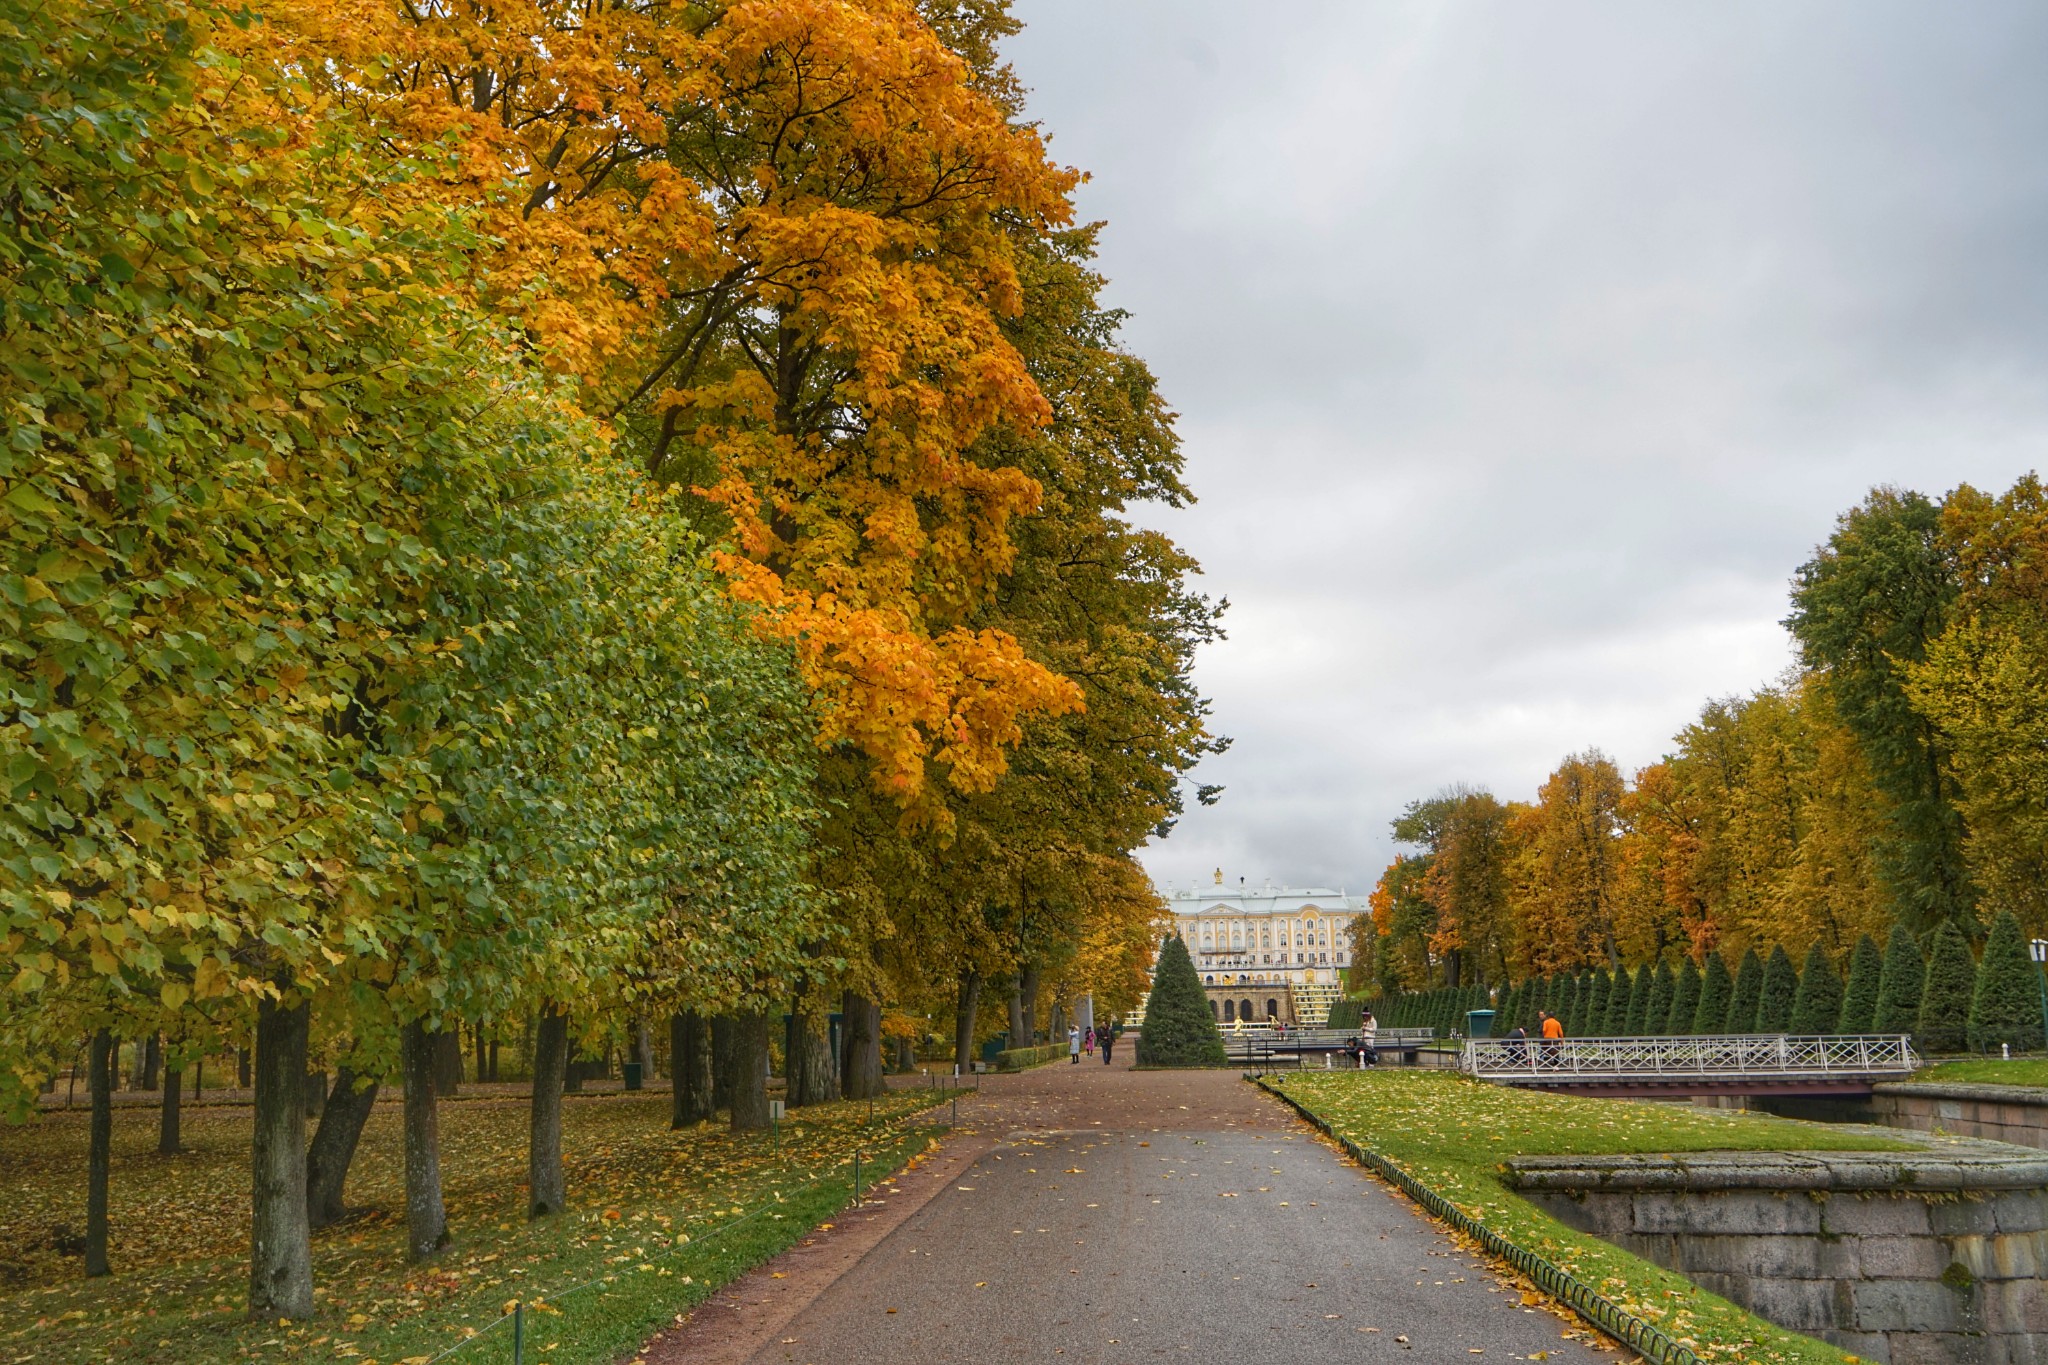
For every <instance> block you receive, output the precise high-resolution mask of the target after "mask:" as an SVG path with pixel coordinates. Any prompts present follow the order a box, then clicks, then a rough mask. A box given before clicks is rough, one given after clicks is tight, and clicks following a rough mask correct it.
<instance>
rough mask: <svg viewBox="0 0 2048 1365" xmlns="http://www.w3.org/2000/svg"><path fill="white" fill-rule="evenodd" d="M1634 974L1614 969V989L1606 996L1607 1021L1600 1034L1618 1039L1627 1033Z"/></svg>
mask: <svg viewBox="0 0 2048 1365" xmlns="http://www.w3.org/2000/svg"><path fill="white" fill-rule="evenodd" d="M1635 989H1636V979H1635V974H1634V973H1633V972H1631V971H1629V969H1628V968H1626V967H1616V968H1615V969H1614V989H1613V990H1611V991H1609V992H1608V994H1607V1021H1606V1026H1605V1028H1603V1029H1602V1032H1604V1033H1606V1034H1607V1036H1608V1037H1610V1038H1619V1037H1622V1036H1623V1035H1625V1034H1627V1032H1628V1013H1629V1002H1630V1001H1632V1000H1633V999H1634V998H1635Z"/></svg>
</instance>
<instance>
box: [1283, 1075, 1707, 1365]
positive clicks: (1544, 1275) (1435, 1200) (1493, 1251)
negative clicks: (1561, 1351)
mask: <svg viewBox="0 0 2048 1365" xmlns="http://www.w3.org/2000/svg"><path fill="white" fill-rule="evenodd" d="M1245 1079H1246V1080H1248V1081H1251V1082H1252V1083H1253V1084H1254V1085H1256V1086H1258V1087H1259V1089H1261V1090H1263V1091H1265V1092H1266V1093H1267V1094H1269V1095H1272V1096H1273V1097H1274V1098H1276V1099H1278V1100H1280V1101H1281V1102H1282V1103H1284V1104H1286V1105H1287V1106H1288V1107H1289V1108H1291V1109H1293V1110H1294V1112H1295V1113H1297V1114H1299V1115H1301V1117H1302V1118H1304V1119H1306V1120H1307V1121H1308V1122H1309V1123H1310V1124H1311V1125H1313V1126H1314V1127H1315V1128H1316V1129H1317V1131H1319V1132H1321V1133H1322V1134H1323V1135H1324V1136H1325V1137H1327V1138H1329V1139H1330V1140H1331V1141H1332V1142H1335V1143H1336V1144H1337V1145H1338V1146H1339V1147H1341V1148H1343V1149H1344V1154H1345V1155H1346V1156H1348V1157H1350V1158H1351V1159H1352V1160H1353V1161H1355V1162H1357V1163H1358V1164H1359V1165H1361V1166H1363V1167H1365V1168H1366V1169H1367V1170H1369V1171H1371V1172H1372V1173H1373V1174H1374V1175H1377V1176H1379V1177H1380V1178H1381V1179H1382V1180H1385V1181H1386V1182H1387V1183H1388V1184H1390V1185H1392V1186H1393V1187H1394V1188H1395V1189H1398V1190H1399V1191H1401V1193H1403V1194H1405V1195H1407V1196H1408V1197H1409V1198H1410V1199H1412V1200H1414V1201H1415V1202H1416V1204H1417V1205H1419V1206H1420V1207H1421V1208H1422V1209H1424V1210H1425V1211H1427V1212H1428V1214H1429V1215H1430V1217H1432V1218H1434V1219H1436V1220H1437V1221H1438V1222H1440V1223H1446V1224H1449V1225H1450V1226H1451V1227H1453V1228H1455V1229H1457V1230H1458V1231H1459V1232H1461V1233H1463V1234H1464V1235H1465V1236H1467V1237H1469V1238H1471V1239H1472V1240H1473V1241H1475V1242H1477V1243H1478V1244H1479V1245H1480V1246H1482V1247H1484V1248H1485V1249H1486V1251H1487V1252H1488V1253H1489V1254H1490V1255H1493V1256H1497V1257H1499V1258H1500V1259H1501V1260H1503V1261H1506V1262H1507V1263H1508V1264H1509V1265H1511V1266H1513V1267H1514V1268H1515V1269H1516V1270H1518V1271H1520V1272H1521V1273H1522V1274H1524V1275H1527V1276H1528V1277H1529V1279H1530V1280H1531V1281H1533V1282H1534V1283H1535V1284H1536V1285H1537V1287H1538V1288H1540V1289H1542V1290H1543V1292H1544V1293H1546V1294H1548V1295H1550V1296H1551V1297H1552V1298H1554V1299H1556V1300H1557V1301H1558V1302H1559V1303H1562V1304H1564V1305H1565V1306H1566V1307H1568V1308H1570V1309H1571V1310H1572V1311H1573V1312H1574V1313H1577V1314H1578V1315H1579V1316H1580V1317H1581V1318H1583V1319H1585V1320H1586V1322H1587V1323H1588V1324H1589V1325H1591V1326H1592V1327H1594V1328H1596V1329H1597V1330H1599V1331H1602V1332H1605V1333H1607V1334H1608V1335H1609V1336H1611V1337H1613V1338H1615V1339H1616V1340H1617V1341H1620V1342H1622V1343H1624V1344H1626V1345H1627V1346H1628V1347H1629V1348H1630V1349H1631V1350H1635V1351H1640V1352H1642V1353H1643V1355H1644V1356H1645V1357H1647V1358H1648V1359H1650V1360H1653V1361H1656V1362H1658V1365H1707V1362H1706V1360H1705V1358H1704V1357H1702V1356H1701V1355H1700V1354H1699V1352H1697V1351H1695V1350H1693V1349H1692V1348H1691V1347H1689V1346H1683V1345H1680V1344H1679V1343H1678V1342H1677V1341H1674V1340H1673V1339H1672V1338H1671V1336H1670V1335H1669V1334H1668V1333H1667V1332H1665V1331H1664V1329H1663V1328H1661V1327H1658V1326H1656V1325H1655V1324H1654V1323H1649V1322H1645V1321H1644V1320H1643V1319H1641V1318H1639V1317H1637V1316H1636V1315H1635V1314H1633V1313H1631V1312H1629V1311H1628V1310H1627V1309H1626V1308H1623V1307H1622V1306H1621V1305H1620V1304H1618V1303H1616V1302H1615V1301H1614V1300H1612V1299H1610V1298H1608V1297H1607V1296H1606V1295H1604V1294H1602V1293H1600V1291H1599V1290H1597V1289H1595V1288H1593V1286H1591V1285H1589V1284H1587V1283H1586V1282H1585V1281H1584V1280H1581V1279H1579V1278H1578V1277H1577V1276H1576V1275H1573V1274H1572V1273H1571V1272H1570V1271H1568V1270H1565V1269H1563V1268H1561V1267H1559V1266H1557V1265H1554V1264H1553V1263H1551V1262H1550V1261H1547V1260H1545V1259H1544V1258H1543V1257H1541V1256H1538V1255H1537V1254H1536V1253H1535V1252H1533V1251H1530V1250H1528V1249H1527V1248H1526V1247H1522V1246H1518V1245H1517V1244H1515V1243H1514V1242H1511V1241H1509V1240H1508V1239H1507V1238H1505V1237H1503V1236H1501V1235H1500V1233H1498V1232H1496V1231H1495V1230H1494V1229H1492V1228H1490V1227H1488V1226H1487V1225H1486V1224H1484V1223H1482V1222H1479V1221H1478V1220H1477V1219H1475V1218H1473V1217H1472V1216H1471V1215H1469V1214H1467V1213H1466V1212H1465V1211H1464V1210H1463V1209H1461V1208H1459V1207H1458V1206H1457V1205H1456V1204H1453V1203H1452V1202H1451V1201H1450V1200H1448V1199H1446V1198H1445V1197H1444V1196H1443V1195H1441V1194H1439V1193H1437V1192H1436V1191H1435V1190H1433V1189H1431V1188H1430V1187H1429V1186H1427V1185H1425V1184H1423V1183H1422V1182H1421V1181H1419V1180H1417V1179H1416V1178H1415V1177H1414V1176H1412V1175H1410V1174H1408V1172H1407V1171H1406V1170H1404V1169H1402V1168H1401V1167H1400V1166H1397V1165H1395V1164H1394V1162H1393V1161H1392V1160H1391V1159H1390V1158H1388V1157H1387V1156H1386V1155H1384V1154H1383V1153H1380V1152H1376V1151H1374V1150H1372V1149H1371V1148H1370V1147H1365V1146H1362V1145H1360V1144H1359V1143H1357V1142H1355V1141H1354V1140H1352V1138H1351V1137H1349V1136H1348V1135H1346V1134H1344V1133H1340V1132H1338V1131H1337V1130H1336V1129H1335V1128H1334V1127H1332V1126H1331V1124H1330V1122H1329V1120H1327V1119H1325V1118H1324V1117H1323V1116H1322V1115H1321V1114H1318V1113H1317V1112H1316V1111H1315V1110H1313V1109H1311V1108H1309V1107H1308V1106H1307V1105H1306V1104H1303V1103H1302V1102H1301V1101H1300V1100H1298V1099H1296V1098H1295V1097H1294V1096H1292V1095H1290V1094H1288V1093H1287V1092H1286V1090H1284V1089H1282V1088H1281V1087H1280V1086H1278V1085H1276V1084H1274V1083H1273V1082H1271V1081H1269V1080H1268V1079H1267V1078H1266V1077H1264V1076H1253V1075H1252V1074H1251V1073H1250V1072H1246V1073H1245Z"/></svg>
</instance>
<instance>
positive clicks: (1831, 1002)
mask: <svg viewBox="0 0 2048 1365" xmlns="http://www.w3.org/2000/svg"><path fill="white" fill-rule="evenodd" d="M1841 1017H1842V978H1841V977H1839V976H1837V975H1835V964H1834V963H1832V962H1830V961H1828V955H1827V954H1826V953H1825V952H1823V951H1821V946H1820V944H1819V942H1818V941H1816V942H1815V943H1814V945H1813V946H1812V947H1811V948H1808V949H1807V950H1806V966H1805V967H1804V968H1802V969H1801V970H1800V973H1799V990H1798V992H1797V993H1796V994H1795V995H1794V996H1793V997H1792V1032H1794V1033H1833V1032H1834V1031H1835V1023H1836V1021H1837V1020H1839V1019H1840V1018H1841Z"/></svg>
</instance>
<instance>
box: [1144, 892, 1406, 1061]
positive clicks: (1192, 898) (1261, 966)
mask: <svg viewBox="0 0 2048 1365" xmlns="http://www.w3.org/2000/svg"><path fill="white" fill-rule="evenodd" d="M1164 889H1165V894H1166V902H1167V908H1168V910H1169V912H1170V913H1171V914H1172V916H1173V932H1174V933H1176V934H1179V935H1180V939H1181V942H1183V943H1185V944H1187V946H1188V955H1189V956H1190V957H1192V958H1194V960H1195V970H1196V971H1198V972H1200V973H1201V974H1202V984H1203V986H1204V987H1205V988H1206V989H1207V991H1208V994H1209V1008H1210V1009H1211V1010H1213V1011H1214V1012H1215V1014H1216V1018H1217V1020H1218V1021H1219V1022H1222V1023H1225V1024H1230V1023H1235V1022H1237V1021H1238V1020H1240V1019H1249V1020H1251V1021H1253V1022H1258V1021H1264V1020H1281V1021H1284V1022H1286V1023H1288V1024H1308V1025H1320V1024H1321V1023H1323V1021H1324V1020H1325V1019H1327V1018H1328V1017H1329V1013H1330V1005H1331V1003H1332V1002H1334V1001H1335V1000H1336V999H1337V997H1338V995H1339V994H1340V992H1341V990H1342V987H1341V985H1340V983H1341V981H1342V973H1343V970H1344V968H1346V967H1348V966H1350V965H1351V938H1350V934H1349V930H1350V928H1351V921H1352V920H1354V919H1356V918H1357V917H1358V916H1360V915H1363V914H1367V913H1369V911H1368V909H1367V907H1366V902H1365V899H1364V897H1358V898H1356V899H1354V898H1353V897H1350V896H1347V895H1345V894H1344V893H1343V892H1342V891H1332V890H1330V889H1329V888H1327V887H1307V888H1301V887H1276V886H1271V885H1267V886H1262V887H1258V888H1256V889H1253V888H1250V887H1247V886H1245V885H1244V884H1243V882H1239V884H1238V885H1237V886H1234V887H1229V886H1225V885H1223V874H1222V873H1221V872H1220V871H1219V872H1218V873H1217V874H1216V880H1215V884H1214V885H1211V886H1201V885H1194V886H1188V887H1173V886H1168V887H1166V888H1164Z"/></svg>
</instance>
